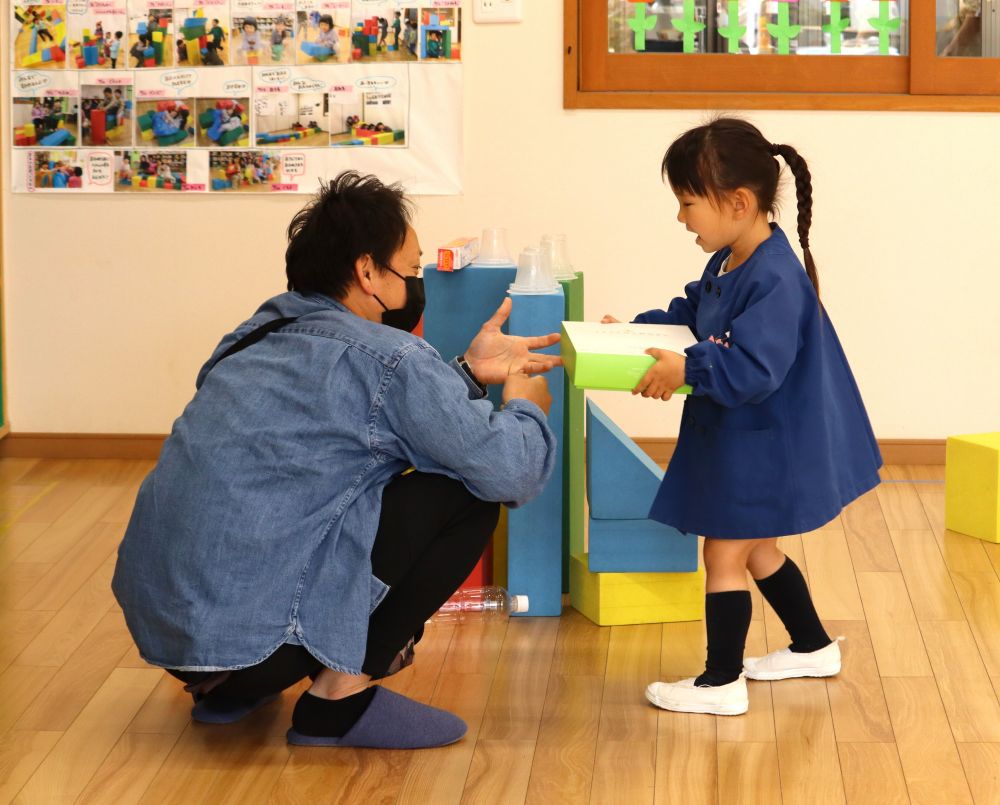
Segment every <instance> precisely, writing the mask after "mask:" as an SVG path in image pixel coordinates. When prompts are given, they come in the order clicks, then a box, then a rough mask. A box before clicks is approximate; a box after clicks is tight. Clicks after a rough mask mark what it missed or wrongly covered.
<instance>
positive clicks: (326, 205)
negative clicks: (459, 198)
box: [285, 171, 410, 299]
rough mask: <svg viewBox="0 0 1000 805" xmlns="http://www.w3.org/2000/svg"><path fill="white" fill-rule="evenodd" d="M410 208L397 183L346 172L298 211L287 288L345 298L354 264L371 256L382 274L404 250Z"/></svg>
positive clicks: (292, 227)
mask: <svg viewBox="0 0 1000 805" xmlns="http://www.w3.org/2000/svg"><path fill="white" fill-rule="evenodd" d="M409 224H410V206H409V202H408V201H407V199H406V197H405V196H404V195H403V188H402V187H400V186H399V185H398V184H392V185H386V184H383V183H382V182H381V181H379V179H378V178H377V177H376V176H371V175H367V176H366V175H362V174H360V173H358V172H357V171H344V172H343V173H341V174H340V175H339V176H337V177H336V178H335V179H333V180H332V181H330V182H328V183H321V185H320V191H319V193H317V194H316V196H315V198H313V199H312V201H310V202H309V203H308V204H307V205H306V206H305V207H303V208H302V209H301V210H299V211H298V212H297V213H296V214H295V217H294V218H292V222H291V223H290V224H289V225H288V249H287V250H286V251H285V274H286V276H287V277H288V290H290V291H298V292H299V293H304V294H308V293H321V294H325V295H326V296H329V297H331V298H333V299H341V298H343V297H344V296H345V295H346V293H347V290H348V288H349V287H350V285H351V283H352V282H353V281H354V266H355V264H356V263H357V261H358V260H359V259H361V258H362V257H364V256H365V255H370V256H371V258H372V262H373V263H374V264H375V266H376V267H377V268H378V270H379V271H384V270H385V269H386V267H387V266H388V265H389V264H390V262H391V261H392V256H393V255H394V254H395V253H396V252H398V251H399V250H400V248H402V246H403V241H404V240H405V239H406V230H407V227H408V226H409Z"/></svg>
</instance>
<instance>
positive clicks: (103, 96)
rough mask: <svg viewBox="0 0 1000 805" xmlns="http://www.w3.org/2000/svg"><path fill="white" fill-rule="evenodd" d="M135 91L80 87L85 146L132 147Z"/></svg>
mask: <svg viewBox="0 0 1000 805" xmlns="http://www.w3.org/2000/svg"><path fill="white" fill-rule="evenodd" d="M132 105H133V101H132V87H131V86H130V85H127V84H126V85H120V86H113V87H109V86H98V85H95V84H83V85H81V87H80V117H81V120H80V126H81V130H82V134H83V145H85V146H107V145H110V146H114V147H116V148H122V147H124V146H130V145H132Z"/></svg>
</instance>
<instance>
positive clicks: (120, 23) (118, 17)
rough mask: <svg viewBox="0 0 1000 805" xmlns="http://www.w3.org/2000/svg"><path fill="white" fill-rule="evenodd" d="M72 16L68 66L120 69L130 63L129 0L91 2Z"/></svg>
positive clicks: (71, 67)
mask: <svg viewBox="0 0 1000 805" xmlns="http://www.w3.org/2000/svg"><path fill="white" fill-rule="evenodd" d="M68 16H69V40H68V43H69V49H68V52H67V56H68V59H69V61H68V62H67V66H68V67H69V68H70V69H73V70H92V69H95V68H100V69H102V70H120V69H124V68H125V67H127V66H128V58H127V56H128V54H127V52H126V51H127V50H128V39H127V37H126V33H127V31H128V16H127V15H126V13H125V0H103V2H90V3H88V4H87V10H86V11H85V12H84V13H83V14H70V15H68Z"/></svg>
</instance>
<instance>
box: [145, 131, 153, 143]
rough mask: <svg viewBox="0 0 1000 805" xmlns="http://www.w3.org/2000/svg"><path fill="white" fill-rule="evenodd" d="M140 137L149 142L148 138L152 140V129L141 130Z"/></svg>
mask: <svg viewBox="0 0 1000 805" xmlns="http://www.w3.org/2000/svg"><path fill="white" fill-rule="evenodd" d="M142 139H143V140H145V141H146V142H149V141H150V140H152V139H153V130H152V129H146V130H145V131H144V132H142Z"/></svg>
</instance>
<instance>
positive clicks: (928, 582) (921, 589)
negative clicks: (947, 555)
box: [890, 531, 965, 621]
mask: <svg viewBox="0 0 1000 805" xmlns="http://www.w3.org/2000/svg"><path fill="white" fill-rule="evenodd" d="M890 533H891V536H892V542H893V545H895V546H896V555H897V556H898V557H899V564H900V567H901V568H902V572H903V580H904V582H905V583H906V589H907V590H908V591H909V594H910V603H911V604H912V605H913V613H914V615H915V616H916V618H917V620H918V621H950V620H964V619H965V614H964V613H963V612H962V604H961V602H960V601H959V600H958V596H957V595H956V594H955V585H954V584H953V583H952V580H951V574H950V573H949V572H948V566H947V565H946V564H945V562H944V557H942V556H941V551H940V549H939V548H938V544H937V540H935V539H934V532H932V531H892V532H890Z"/></svg>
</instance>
